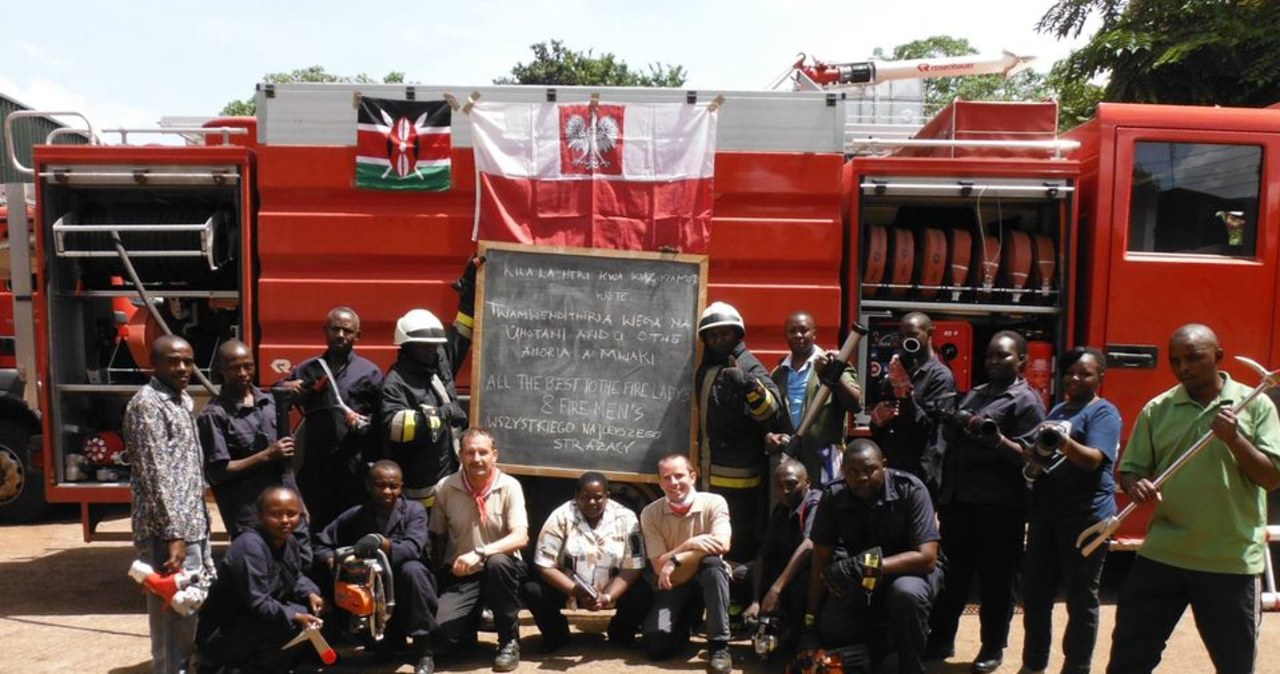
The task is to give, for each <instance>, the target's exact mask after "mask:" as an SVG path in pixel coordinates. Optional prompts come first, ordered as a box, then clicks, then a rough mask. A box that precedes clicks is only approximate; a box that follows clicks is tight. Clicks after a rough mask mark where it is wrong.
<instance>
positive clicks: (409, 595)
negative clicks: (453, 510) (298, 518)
mask: <svg viewBox="0 0 1280 674" xmlns="http://www.w3.org/2000/svg"><path fill="white" fill-rule="evenodd" d="M367 483H368V487H369V501H368V503H365V504H363V505H358V506H356V507H354V508H351V509H350V510H347V511H346V512H344V513H342V514H341V515H339V516H338V519H336V520H334V521H332V522H330V523H329V526H327V527H325V528H324V531H322V532H320V535H319V537H318V540H317V546H316V547H317V550H316V557H317V558H318V559H319V560H320V565H321V566H322V567H324V568H327V569H330V570H331V571H333V573H335V574H336V573H337V570H336V569H335V566H336V565H337V564H338V561H337V560H335V557H336V554H337V550H338V548H341V547H347V546H355V552H356V554H357V555H362V556H363V555H365V554H368V555H372V554H373V553H374V550H377V549H381V550H382V552H384V553H385V554H386V555H387V561H389V562H390V563H391V569H392V573H393V580H394V583H393V584H394V586H395V602H396V605H395V610H394V611H393V612H392V614H391V621H390V623H389V624H388V626H387V639H388V643H390V644H397V643H403V639H404V637H405V636H408V637H410V638H411V639H413V655H414V660H415V661H416V664H415V665H414V670H413V671H414V674H432V672H434V671H435V661H434V659H433V657H432V650H431V633H432V632H434V631H435V628H436V618H435V611H436V608H437V604H438V603H439V602H438V600H437V598H436V581H435V578H434V577H432V575H431V572H430V571H428V570H427V565H426V564H425V563H424V560H426V559H427V554H428V552H429V550H430V542H429V540H428V538H427V510H426V509H425V508H423V507H422V504H420V503H418V502H417V501H410V500H408V499H406V498H405V497H404V496H402V494H401V492H402V491H403V489H404V477H403V475H402V474H401V472H400V466H399V465H397V464H396V462H394V461H386V460H383V461H378V462H377V463H375V464H373V467H372V468H370V469H369V476H368V479H367Z"/></svg>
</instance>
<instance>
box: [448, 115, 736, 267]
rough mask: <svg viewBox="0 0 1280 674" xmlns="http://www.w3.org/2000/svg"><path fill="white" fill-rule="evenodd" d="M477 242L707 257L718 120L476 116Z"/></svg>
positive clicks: (690, 117) (704, 117) (473, 120)
mask: <svg viewBox="0 0 1280 674" xmlns="http://www.w3.org/2000/svg"><path fill="white" fill-rule="evenodd" d="M471 129H472V138H473V143H474V145H475V157H476V170H477V172H478V173H479V177H478V185H477V189H478V190H479V191H480V204H479V208H478V210H477V213H476V238H478V239H485V240H489V241H513V242H517V243H529V244H540V245H558V246H579V247H587V248H614V249H622V250H657V249H658V248H660V247H664V246H670V247H673V248H676V249H677V250H679V251H680V252H683V253H704V252H706V250H707V243H708V240H709V239H710V232H711V229H710V225H711V204H712V177H713V175H714V168H715V155H716V113H715V111H714V110H709V109H708V106H705V105H687V104H678V103H658V104H628V105H613V104H606V103H600V104H597V105H595V106H592V105H588V104H585V103H583V104H556V103H489V102H485V101H481V102H479V103H477V104H476V105H475V107H474V108H473V109H472V110H471Z"/></svg>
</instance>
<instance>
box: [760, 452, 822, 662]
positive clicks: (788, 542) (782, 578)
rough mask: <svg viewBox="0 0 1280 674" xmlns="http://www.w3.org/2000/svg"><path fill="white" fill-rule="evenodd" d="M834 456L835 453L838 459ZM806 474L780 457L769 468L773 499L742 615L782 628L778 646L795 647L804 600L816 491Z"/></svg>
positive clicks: (794, 462) (801, 467)
mask: <svg viewBox="0 0 1280 674" xmlns="http://www.w3.org/2000/svg"><path fill="white" fill-rule="evenodd" d="M839 458H840V457H837V459H839ZM809 484H810V483H809V472H808V471H807V470H806V469H805V466H804V464H803V463H800V462H799V461H797V460H795V459H792V458H786V459H783V460H782V462H781V463H779V464H778V467H777V468H775V469H774V471H773V490H774V493H775V494H777V498H778V502H777V504H776V505H774V506H773V512H771V513H770V514H769V526H768V527H767V528H766V529H765V532H764V543H763V545H762V546H761V548H760V556H759V558H758V559H757V560H756V566H757V569H758V572H757V573H754V574H752V578H753V579H754V590H755V595H754V597H753V601H752V602H751V605H750V606H749V607H747V610H746V612H745V613H744V617H745V618H748V619H751V618H755V617H762V618H764V617H773V618H775V619H777V620H779V621H780V622H781V624H782V626H783V628H784V629H783V630H782V635H781V637H782V638H781V643H779V648H780V649H781V650H782V651H783V652H784V653H786V652H788V651H791V650H794V649H795V640H796V638H798V637H799V632H800V630H799V627H800V616H802V615H803V614H804V612H805V607H806V605H807V604H808V599H809V558H810V556H811V554H812V552H813V542H812V541H810V540H809V533H810V531H812V529H813V518H814V515H816V514H817V513H818V502H819V500H820V499H821V498H822V491H821V490H818V489H810V487H809Z"/></svg>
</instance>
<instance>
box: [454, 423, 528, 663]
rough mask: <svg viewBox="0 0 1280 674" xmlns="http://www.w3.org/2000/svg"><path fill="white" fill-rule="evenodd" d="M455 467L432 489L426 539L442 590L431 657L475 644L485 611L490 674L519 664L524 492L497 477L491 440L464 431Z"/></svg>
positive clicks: (511, 480) (525, 520)
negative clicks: (491, 631) (491, 646)
mask: <svg viewBox="0 0 1280 674" xmlns="http://www.w3.org/2000/svg"><path fill="white" fill-rule="evenodd" d="M459 459H460V461H461V463H462V468H461V469H460V470H459V471H458V472H456V473H454V474H453V475H450V476H448V477H446V478H444V479H443V480H441V481H440V483H439V484H438V485H437V486H436V502H435V505H434V506H433V507H432V509H431V532H432V533H433V534H435V535H436V538H437V540H436V541H435V542H436V545H434V546H433V549H435V550H441V551H443V554H442V555H441V556H440V557H439V558H438V560H439V561H440V562H441V567H442V568H441V570H440V571H439V573H438V574H437V575H438V577H439V579H440V585H441V587H442V588H443V591H442V592H441V594H440V607H439V609H437V611H436V622H438V623H439V627H438V628H437V631H436V637H437V638H438V639H439V643H438V646H439V647H440V648H438V649H437V650H438V651H439V650H443V651H448V650H451V649H455V648H456V647H457V646H458V645H459V644H461V643H464V642H467V641H474V639H475V635H476V623H477V620H478V619H479V617H480V610H481V608H482V607H483V606H486V605H487V606H488V607H489V608H490V609H492V610H493V619H494V623H495V626H496V627H497V629H498V654H497V656H496V657H495V658H494V660H493V670H494V671H495V672H509V671H511V670H513V669H515V668H516V667H518V666H519V665H520V640H519V638H520V630H519V623H518V620H517V618H518V614H519V612H520V594H519V592H520V584H521V582H522V581H523V580H524V576H525V573H526V570H525V564H524V561H523V560H522V559H521V558H520V548H523V547H524V546H525V545H527V544H528V543H529V516H528V514H527V513H526V512H525V507H524V490H523V489H521V488H520V483H519V482H517V481H516V479H515V478H513V477H511V476H510V475H507V474H506V473H503V472H502V471H500V470H498V466H497V464H498V446H497V441H496V440H494V437H493V434H492V433H490V432H489V431H486V430H484V429H482V428H478V427H474V426H473V427H471V428H470V429H468V430H467V431H466V432H464V433H463V434H462V439H461V452H460V456H459Z"/></svg>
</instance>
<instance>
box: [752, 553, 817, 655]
mask: <svg viewBox="0 0 1280 674" xmlns="http://www.w3.org/2000/svg"><path fill="white" fill-rule="evenodd" d="M788 559H790V558H788ZM810 559H811V557H806V558H805V560H804V562H803V563H802V564H801V565H800V566H799V568H797V569H796V573H795V575H794V576H792V577H791V582H789V583H787V584H786V585H785V586H784V587H783V588H782V596H780V597H779V598H778V610H777V611H776V612H775V614H774V615H778V616H780V617H781V618H782V626H783V630H782V634H781V635H780V636H779V644H778V650H779V651H781V652H782V653H783V654H789V653H790V652H792V651H794V650H795V647H796V643H797V642H798V641H799V639H800V627H801V624H802V619H803V617H804V614H805V611H806V610H807V609H808V607H809V569H810V568H811V564H810ZM777 562H778V563H774V564H768V563H766V564H764V565H763V566H764V569H763V570H762V571H761V573H763V574H764V576H763V578H761V582H760V589H761V591H762V592H768V591H769V588H770V587H771V586H772V585H773V583H774V582H775V581H776V580H777V579H778V576H779V575H781V574H782V570H783V569H784V568H786V564H785V563H783V562H782V560H777ZM779 563H781V566H779ZM761 611H762V612H763V608H762V609H761Z"/></svg>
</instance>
